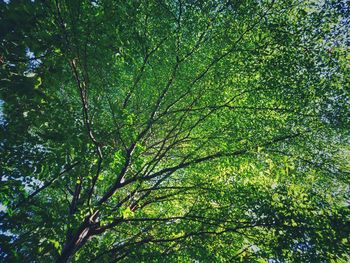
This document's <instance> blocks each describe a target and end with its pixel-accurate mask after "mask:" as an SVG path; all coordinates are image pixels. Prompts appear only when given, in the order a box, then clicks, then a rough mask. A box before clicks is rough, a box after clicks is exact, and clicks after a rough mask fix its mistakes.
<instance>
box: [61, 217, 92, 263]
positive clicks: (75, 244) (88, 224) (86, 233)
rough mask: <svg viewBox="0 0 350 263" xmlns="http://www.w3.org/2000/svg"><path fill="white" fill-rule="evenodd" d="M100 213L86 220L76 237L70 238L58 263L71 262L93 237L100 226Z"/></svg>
mask: <svg viewBox="0 0 350 263" xmlns="http://www.w3.org/2000/svg"><path fill="white" fill-rule="evenodd" d="M98 213H99V212H98V211H96V212H95V213H93V214H92V215H90V216H88V217H86V218H85V220H84V222H83V223H82V224H81V226H80V227H79V228H78V230H77V232H76V233H75V235H73V236H72V237H70V238H68V239H67V241H66V242H65V245H64V247H63V249H62V252H61V255H60V256H59V257H58V258H57V260H56V263H66V262H69V261H70V260H71V258H72V256H73V255H74V254H75V253H76V252H77V251H78V250H79V248H81V247H82V246H83V245H84V244H85V243H86V241H88V239H89V237H91V236H92V235H93V232H94V229H95V228H96V226H98V221H97V217H98Z"/></svg>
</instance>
